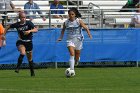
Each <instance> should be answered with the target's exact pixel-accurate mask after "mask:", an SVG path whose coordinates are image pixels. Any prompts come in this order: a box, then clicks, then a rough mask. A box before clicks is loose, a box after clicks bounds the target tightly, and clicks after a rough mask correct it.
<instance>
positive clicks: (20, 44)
mask: <svg viewBox="0 0 140 93" xmlns="http://www.w3.org/2000/svg"><path fill="white" fill-rule="evenodd" d="M19 19H20V21H19V22H16V23H14V24H11V25H8V26H7V27H6V29H5V34H6V32H7V30H8V29H10V28H16V29H17V32H18V37H19V39H18V40H17V42H16V46H17V48H18V50H19V52H20V55H19V58H18V63H17V67H16V69H15V72H16V73H19V68H20V65H21V64H22V60H23V58H24V56H25V55H27V59H28V62H29V67H30V72H31V76H35V73H34V68H33V59H32V49H33V43H32V37H33V32H37V31H38V29H37V28H36V27H35V26H34V24H33V23H32V22H31V21H27V20H26V14H25V13H24V12H20V13H19Z"/></svg>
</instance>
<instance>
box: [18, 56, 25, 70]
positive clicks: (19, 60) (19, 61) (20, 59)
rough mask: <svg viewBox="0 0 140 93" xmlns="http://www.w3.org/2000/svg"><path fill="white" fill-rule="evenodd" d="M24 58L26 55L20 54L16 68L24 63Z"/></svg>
mask: <svg viewBox="0 0 140 93" xmlns="http://www.w3.org/2000/svg"><path fill="white" fill-rule="evenodd" d="M23 58H24V55H21V54H20V55H19V57H18V63H17V67H16V69H19V67H20V65H21V64H22V60H23Z"/></svg>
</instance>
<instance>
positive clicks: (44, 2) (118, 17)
mask: <svg viewBox="0 0 140 93" xmlns="http://www.w3.org/2000/svg"><path fill="white" fill-rule="evenodd" d="M27 1H28V0H20V1H18V0H12V2H13V3H14V5H15V6H16V8H21V9H23V6H24V4H25V3H26V2H27ZM61 1H65V0H60V2H61ZM72 1H75V2H76V1H77V0H72ZM79 1H81V2H82V3H81V4H79V5H68V3H67V4H66V5H64V8H65V11H66V13H65V14H64V15H67V10H68V8H70V7H77V8H78V9H79V11H80V12H81V13H82V19H83V20H84V22H85V23H86V25H91V26H90V27H93V28H95V27H96V28H101V25H99V24H104V25H106V24H107V25H108V24H111V25H113V24H115V25H116V24H125V23H127V24H129V23H131V18H132V16H133V15H134V14H135V12H119V10H120V9H122V7H123V6H124V5H125V4H126V3H127V0H105V1H103V0H79ZM34 2H35V3H37V4H38V5H39V6H40V9H41V10H42V11H43V14H44V15H46V16H49V15H47V14H48V12H49V10H50V9H49V3H50V0H34ZM65 2H66V1H65ZM89 3H93V4H94V5H93V6H89ZM77 4H78V3H77ZM95 5H96V6H98V7H96V6H95ZM89 9H90V11H89ZM97 12H98V13H97ZM99 12H102V13H99ZM46 13H47V14H46ZM8 15H9V16H10V17H11V18H12V17H16V16H17V14H16V13H9V14H8ZM66 19H67V17H66V18H64V19H63V20H61V19H52V18H51V19H50V20H51V21H50V20H49V18H48V19H47V20H46V21H43V20H42V19H41V17H40V16H37V18H36V19H34V20H33V22H34V24H35V25H43V26H46V27H48V25H49V24H50V23H49V22H51V24H53V25H54V24H56V25H62V23H63V22H64V21H65V20H66ZM58 20H59V21H58ZM101 21H102V22H101ZM12 22H14V21H12ZM105 27H106V26H105ZM112 27H113V26H112Z"/></svg>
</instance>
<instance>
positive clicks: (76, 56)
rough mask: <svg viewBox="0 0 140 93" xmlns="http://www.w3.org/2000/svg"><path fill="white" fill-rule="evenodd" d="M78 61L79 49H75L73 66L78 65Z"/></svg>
mask: <svg viewBox="0 0 140 93" xmlns="http://www.w3.org/2000/svg"><path fill="white" fill-rule="evenodd" d="M79 61H80V50H75V66H78V64H79Z"/></svg>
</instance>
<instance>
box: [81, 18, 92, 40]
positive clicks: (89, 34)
mask: <svg viewBox="0 0 140 93" xmlns="http://www.w3.org/2000/svg"><path fill="white" fill-rule="evenodd" d="M79 23H80V25H81V26H82V27H83V28H84V29H85V30H86V32H87V34H88V36H89V38H90V39H92V35H91V33H90V31H89V29H88V27H87V26H86V25H85V24H84V22H83V21H82V20H79Z"/></svg>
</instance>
